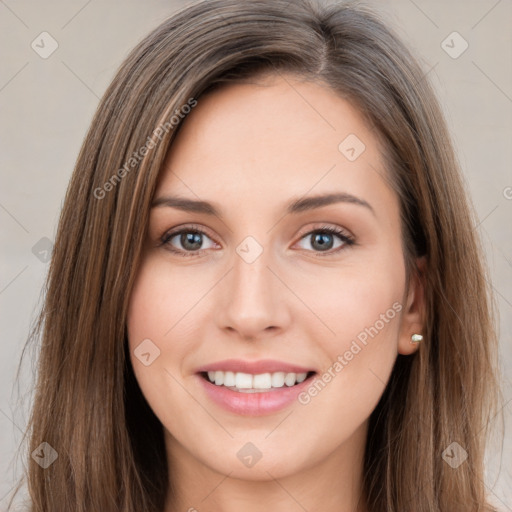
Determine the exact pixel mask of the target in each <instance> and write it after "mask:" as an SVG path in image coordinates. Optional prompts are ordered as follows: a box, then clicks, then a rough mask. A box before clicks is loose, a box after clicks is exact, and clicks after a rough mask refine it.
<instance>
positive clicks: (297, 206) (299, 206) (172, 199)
mask: <svg viewBox="0 0 512 512" xmlns="http://www.w3.org/2000/svg"><path fill="white" fill-rule="evenodd" d="M335 203H350V204H355V205H359V206H363V207H365V208H367V209H368V210H370V211H371V212H372V214H373V215H374V216H375V210H374V209H373V208H372V206H371V205H370V204H369V203H368V202H367V201H365V200H364V199H360V198H359V197H356V196H354V195H352V194H348V193H346V192H337V193H332V194H321V195H316V196H309V197H303V198H300V199H296V200H293V201H292V202H291V203H290V204H289V205H288V207H287V209H286V213H287V214H294V213H300V212H303V211H306V210H314V209H316V208H321V207H322V206H328V205H331V204H335ZM163 206H167V207H170V208H177V209H178V210H183V211H186V212H195V213H204V214H206V215H215V216H217V217H219V218H220V217H221V214H220V211H219V209H218V208H216V207H215V206H213V204H212V203H209V202H208V201H200V200H196V199H188V198H185V197H178V196H162V197H159V198H157V199H155V200H154V201H153V203H152V205H151V208H158V207H163Z"/></svg>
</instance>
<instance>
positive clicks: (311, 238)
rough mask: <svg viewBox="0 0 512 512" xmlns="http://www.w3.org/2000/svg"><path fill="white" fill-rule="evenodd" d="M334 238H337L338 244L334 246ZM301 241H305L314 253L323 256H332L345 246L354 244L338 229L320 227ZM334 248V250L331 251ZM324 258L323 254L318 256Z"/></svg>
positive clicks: (352, 240)
mask: <svg viewBox="0 0 512 512" xmlns="http://www.w3.org/2000/svg"><path fill="white" fill-rule="evenodd" d="M335 238H338V240H339V243H338V245H337V246H335ZM301 241H306V242H308V244H309V245H310V246H311V247H313V251H314V252H316V253H325V255H332V254H333V253H337V252H339V251H340V250H342V249H343V247H345V246H351V245H354V244H355V241H354V238H353V237H351V236H350V235H348V234H347V233H345V232H344V231H342V230H341V229H339V228H334V227H332V226H321V227H319V228H317V229H314V230H312V231H310V232H309V233H307V234H306V235H305V236H303V237H302V238H301ZM333 248H334V250H332V249H333ZM319 256H324V254H319Z"/></svg>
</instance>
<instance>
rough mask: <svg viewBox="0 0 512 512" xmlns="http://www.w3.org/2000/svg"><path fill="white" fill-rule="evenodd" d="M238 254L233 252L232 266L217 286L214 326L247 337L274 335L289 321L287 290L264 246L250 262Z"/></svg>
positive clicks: (251, 338)
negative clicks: (217, 295) (221, 282)
mask: <svg viewBox="0 0 512 512" xmlns="http://www.w3.org/2000/svg"><path fill="white" fill-rule="evenodd" d="M240 254H243V253H240ZM240 254H238V253H237V252H235V253H234V257H233V266H232V268H231V270H230V271H229V272H228V274H227V275H226V276H225V278H224V279H223V281H224V282H223V284H222V286H220V287H219V295H220V296H219V297H218V299H219V300H217V301H216V304H217V305H216V308H217V311H216V315H215V318H216V319H217V323H218V326H219V328H221V329H222V330H227V331H230V332H236V333H238V335H239V337H240V338H243V339H247V340H254V339H258V338H262V337H265V336H269V335H275V334H277V333H278V332H281V331H282V330H283V329H286V327H287V325H288V324H289V321H290V311H289V309H288V301H287V298H286V293H288V294H290V292H289V291H288V290H287V288H286V286H285V285H284V284H283V283H282V281H281V280H280V279H279V277H278V275H279V272H278V271H277V269H276V268H274V267H275V265H273V263H272V259H271V257H270V251H269V250H267V248H264V249H263V252H262V253H261V254H260V255H259V256H258V257H257V258H256V259H255V260H254V261H250V259H249V260H247V259H244V257H243V255H242V256H240Z"/></svg>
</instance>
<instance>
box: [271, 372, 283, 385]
mask: <svg viewBox="0 0 512 512" xmlns="http://www.w3.org/2000/svg"><path fill="white" fill-rule="evenodd" d="M284 376H285V373H284V372H276V373H273V374H272V387H273V388H282V387H283V386H284Z"/></svg>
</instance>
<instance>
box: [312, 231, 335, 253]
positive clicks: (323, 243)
mask: <svg viewBox="0 0 512 512" xmlns="http://www.w3.org/2000/svg"><path fill="white" fill-rule="evenodd" d="M313 236H314V241H313V245H314V244H315V242H317V243H318V244H319V245H318V247H319V249H320V250H321V251H326V250H329V249H330V248H331V247H332V235H330V234H328V233H317V234H315V235H313ZM329 242H330V243H329Z"/></svg>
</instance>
